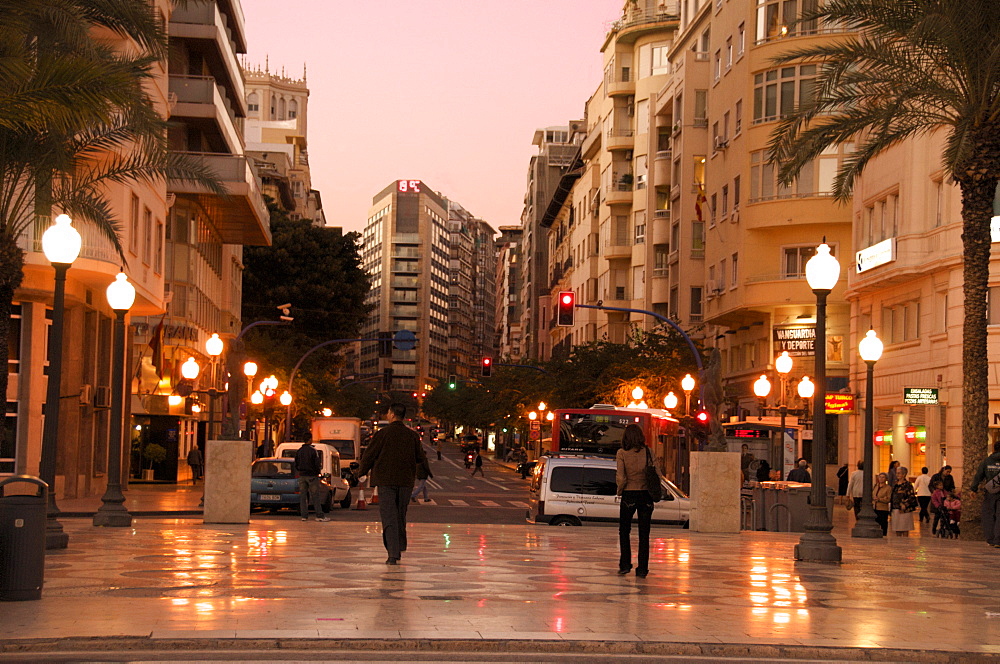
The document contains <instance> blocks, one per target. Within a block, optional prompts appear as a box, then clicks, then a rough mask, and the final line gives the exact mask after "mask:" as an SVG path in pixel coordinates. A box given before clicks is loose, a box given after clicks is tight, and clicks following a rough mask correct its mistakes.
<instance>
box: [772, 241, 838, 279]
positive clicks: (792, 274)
mask: <svg viewBox="0 0 1000 664" xmlns="http://www.w3.org/2000/svg"><path fill="white" fill-rule="evenodd" d="M782 252H783V255H784V257H783V261H784V262H783V266H782V273H781V274H782V276H783V277H784V278H785V279H798V278H802V277H805V276H806V262H808V260H809V259H810V258H812V257H813V255H814V254H815V253H816V246H815V245H811V244H810V245H805V246H801V247H784V248H782ZM830 255H832V256H836V255H837V247H836V246H833V245H831V246H830Z"/></svg>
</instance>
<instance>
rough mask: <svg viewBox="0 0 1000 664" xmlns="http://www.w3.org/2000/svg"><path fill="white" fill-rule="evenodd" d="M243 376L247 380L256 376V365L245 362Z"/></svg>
mask: <svg viewBox="0 0 1000 664" xmlns="http://www.w3.org/2000/svg"><path fill="white" fill-rule="evenodd" d="M243 375H244V376H246V377H247V378H253V377H254V376H256V375H257V363H256V362H247V363H246V364H244V365H243Z"/></svg>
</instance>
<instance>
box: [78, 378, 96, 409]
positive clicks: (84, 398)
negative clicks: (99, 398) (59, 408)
mask: <svg viewBox="0 0 1000 664" xmlns="http://www.w3.org/2000/svg"><path fill="white" fill-rule="evenodd" d="M93 391H94V389H93V386H92V385H91V384H90V383H84V384H83V385H81V386H80V405H82V406H89V405H90V400H91V399H92V398H93Z"/></svg>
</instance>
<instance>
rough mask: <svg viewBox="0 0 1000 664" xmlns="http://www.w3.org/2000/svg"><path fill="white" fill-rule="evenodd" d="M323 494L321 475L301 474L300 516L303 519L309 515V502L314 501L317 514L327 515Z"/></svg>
mask: <svg viewBox="0 0 1000 664" xmlns="http://www.w3.org/2000/svg"><path fill="white" fill-rule="evenodd" d="M322 499H323V496H321V495H320V483H319V477H317V476H315V475H299V516H301V517H302V518H303V519H304V518H306V517H308V516H309V503H312V506H313V510H315V512H316V516H317V517H319V516H320V515H323V516H325V515H326V512H325V511H324V510H323V500H322Z"/></svg>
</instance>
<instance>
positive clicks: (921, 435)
mask: <svg viewBox="0 0 1000 664" xmlns="http://www.w3.org/2000/svg"><path fill="white" fill-rule="evenodd" d="M903 438H905V439H906V442H907V443H908V444H910V445H917V444H921V443H924V442H925V441H926V440H927V427H925V426H923V425H918V426H909V427H906V429H905V430H904V431H903Z"/></svg>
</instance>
